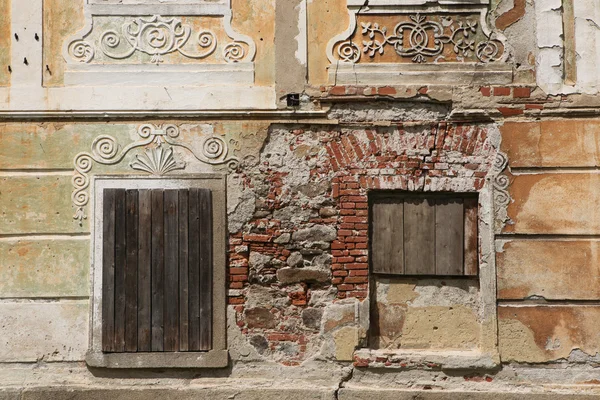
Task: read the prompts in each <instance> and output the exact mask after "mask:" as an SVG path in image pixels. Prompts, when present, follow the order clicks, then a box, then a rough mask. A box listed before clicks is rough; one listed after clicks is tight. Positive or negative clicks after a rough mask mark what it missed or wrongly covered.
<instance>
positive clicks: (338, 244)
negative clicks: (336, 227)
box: [331, 241, 346, 250]
mask: <svg viewBox="0 0 600 400" xmlns="http://www.w3.org/2000/svg"><path fill="white" fill-rule="evenodd" d="M345 248H346V243H342V242H339V241H334V242H333V243H331V249H332V250H336V249H337V250H340V249H345Z"/></svg>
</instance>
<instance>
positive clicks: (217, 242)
mask: <svg viewBox="0 0 600 400" xmlns="http://www.w3.org/2000/svg"><path fill="white" fill-rule="evenodd" d="M92 188H93V189H92V201H93V210H94V212H93V213H92V218H93V221H92V240H91V246H92V249H91V257H92V271H91V274H90V280H91V286H92V301H91V304H90V307H91V314H90V315H91V318H90V333H91V334H90V347H89V351H88V353H87V356H86V362H87V364H88V365H89V366H91V367H100V368H224V367H226V366H227V365H228V362H229V356H228V351H227V337H226V333H227V321H226V318H227V304H226V235H227V232H226V226H227V223H226V221H227V211H226V177H225V176H224V175H220V174H202V175H186V176H172V177H168V178H157V177H152V176H149V177H146V176H138V175H134V176H95V177H94V178H93V182H92ZM191 188H201V189H210V190H211V193H212V207H213V249H212V250H213V264H212V277H213V281H212V293H213V294H212V302H213V313H212V320H213V325H212V349H211V350H209V351H198V352H196V351H194V352H162V351H155V352H145V353H105V352H103V351H102V277H103V260H102V250H103V222H104V221H103V193H104V190H105V189H165V190H169V189H191Z"/></svg>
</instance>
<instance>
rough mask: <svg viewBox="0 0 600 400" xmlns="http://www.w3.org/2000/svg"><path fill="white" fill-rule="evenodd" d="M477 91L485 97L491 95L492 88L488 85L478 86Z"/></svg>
mask: <svg viewBox="0 0 600 400" xmlns="http://www.w3.org/2000/svg"><path fill="white" fill-rule="evenodd" d="M479 91H480V92H481V94H482V95H484V96H485V97H490V96H491V95H492V90H491V88H490V87H489V86H482V87H481V88H479Z"/></svg>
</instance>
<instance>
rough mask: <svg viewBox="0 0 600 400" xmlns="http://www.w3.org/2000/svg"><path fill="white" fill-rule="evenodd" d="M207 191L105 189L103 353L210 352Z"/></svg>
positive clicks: (210, 221)
mask: <svg viewBox="0 0 600 400" xmlns="http://www.w3.org/2000/svg"><path fill="white" fill-rule="evenodd" d="M212 204H213V203H212V193H211V191H210V190H209V189H198V188H192V189H174V190H163V189H105V190H104V194H103V221H104V222H103V227H102V229H103V234H102V237H103V243H102V246H103V247H102V271H103V273H102V275H103V276H102V350H103V351H104V352H107V353H123V352H150V351H165V352H176V351H177V352H179V351H208V350H211V348H212V334H213V330H212V324H213V320H212V315H213V310H212V308H213V301H212V299H213V286H212V281H213V277H212V267H213V215H212V214H213V211H212Z"/></svg>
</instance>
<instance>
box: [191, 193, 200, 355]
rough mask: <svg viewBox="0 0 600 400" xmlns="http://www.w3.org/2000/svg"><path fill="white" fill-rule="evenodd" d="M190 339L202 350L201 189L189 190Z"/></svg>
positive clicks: (193, 346) (192, 348) (192, 346)
mask: <svg viewBox="0 0 600 400" xmlns="http://www.w3.org/2000/svg"><path fill="white" fill-rule="evenodd" d="M189 196H190V197H189V215H188V221H189V241H188V243H189V244H188V246H189V249H188V250H189V252H188V274H189V275H188V277H189V289H188V290H189V297H188V307H189V339H188V346H189V350H190V351H198V350H200V204H199V190H198V189H190V192H189Z"/></svg>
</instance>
